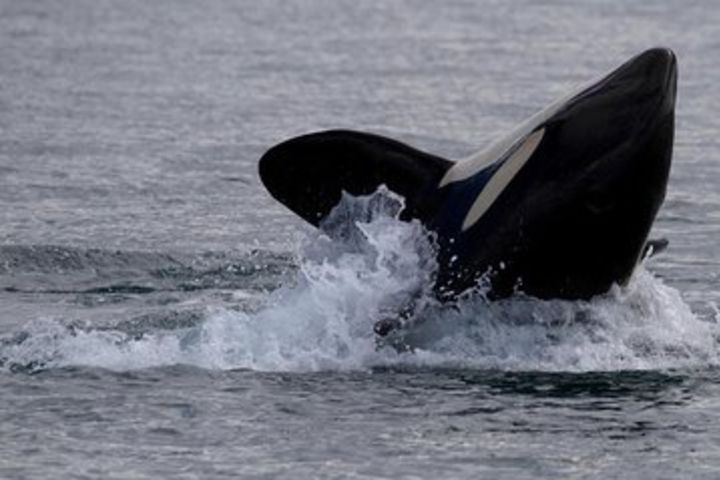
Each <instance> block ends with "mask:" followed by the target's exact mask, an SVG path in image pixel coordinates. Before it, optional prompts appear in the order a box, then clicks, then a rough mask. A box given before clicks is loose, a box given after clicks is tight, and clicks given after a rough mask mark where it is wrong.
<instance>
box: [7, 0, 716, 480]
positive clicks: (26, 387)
mask: <svg viewBox="0 0 720 480" xmlns="http://www.w3.org/2000/svg"><path fill="white" fill-rule="evenodd" d="M719 25H720V4H717V3H715V2H710V1H683V2H670V1H667V2H661V1H655V0H649V1H643V2H636V1H630V0H626V1H595V2H571V1H564V0H554V1H550V0H547V1H534V0H533V1H531V0H519V1H512V2H509V1H505V0H502V1H500V0H485V1H477V2H471V1H461V0H456V1H446V2H431V1H429V0H413V1H410V0H407V1H390V0H386V1H368V2H364V1H363V2H360V1H355V0H352V1H351V0H332V1H330V0H319V1H318V0H263V1H229V0H228V1H221V0H212V1H203V2H189V1H165V0H162V1H152V2H149V1H140V0H126V1H107V0H68V1H64V2H56V1H50V0H35V1H32V2H29V1H20V0H0V478H3V479H36V478H37V479H45V478H63V479H75V478H77V479H80V478H82V479H95V478H103V479H145V478H147V479H158V478H173V479H195V478H199V479H200V478H201V479H216V478H292V479H297V478H327V479H330V478H338V479H340V478H343V479H344V478H355V479H373V478H392V479H436V478H447V479H463V478H467V479H477V478H489V479H538V478H548V479H557V478H577V479H586V478H603V479H605V478H633V479H653V480H657V479H676V478H693V479H695V478H697V479H716V478H718V477H720V344H719V343H718V342H719V341H720V326H719V325H718V322H720V313H719V305H720V246H719V245H718V240H719V239H720V189H719V188H718V184H719V183H720V140H718V139H719V138H720V136H719V135H718V133H719V132H720V120H719V117H718V111H720V63H719V62H718V58H719V57H718V52H719V51H720V27H719ZM657 45H664V46H668V47H671V48H673V49H674V50H675V52H676V54H677V56H678V60H679V69H680V77H679V87H678V88H679V90H678V95H679V97H678V105H677V123H676V147H675V155H674V163H673V169H672V173H671V178H670V183H669V186H668V193H667V198H666V201H665V204H664V206H663V207H662V209H661V211H660V213H659V216H658V219H657V221H656V224H655V227H654V231H653V236H654V237H665V238H667V239H668V240H669V242H670V245H669V248H668V249H667V250H666V251H665V252H663V253H662V254H660V255H658V256H656V257H655V258H653V259H651V260H649V261H647V262H646V263H645V264H643V265H642V266H641V267H640V268H639V269H638V271H637V274H636V275H635V277H634V278H633V280H632V281H631V282H630V284H629V285H628V286H627V287H625V288H615V289H613V290H612V291H611V292H609V293H608V294H607V295H604V296H601V297H598V298H596V299H593V300H592V301H589V302H563V301H545V302H541V301H538V300H534V299H532V298H527V297H522V296H518V297H517V298H513V299H510V300H505V301H502V302H497V303H487V302H485V301H483V299H482V296H481V295H477V296H474V297H471V298H468V299H466V300H464V301H462V302H461V303H460V304H459V305H458V307H457V308H454V309H444V308H441V307H435V308H434V309H431V310H430V314H429V315H428V317H429V318H428V319H427V321H426V322H424V323H423V324H422V325H421V326H420V327H419V328H418V329H417V330H416V331H414V332H412V333H411V334H410V336H409V339H408V341H409V342H412V345H413V349H411V350H410V351H403V352H398V351H396V350H395V349H393V348H392V347H391V346H388V345H383V344H378V343H377V342H376V341H375V339H374V337H373V334H372V325H373V322H374V319H377V318H378V316H379V315H381V314H382V312H386V311H392V309H393V308H397V302H398V298H402V297H403V294H404V293H406V292H407V291H410V290H412V289H416V288H418V286H422V285H423V284H424V283H425V282H427V280H428V279H429V278H430V277H431V276H432V271H433V270H432V269H433V264H432V255H431V253H429V250H428V245H427V244H426V242H425V240H424V239H425V237H424V236H423V233H422V231H421V229H420V228H419V226H418V225H415V224H406V223H401V222H399V221H397V220H396V219H395V218H394V216H393V213H392V211H391V210H392V209H391V208H385V209H384V210H383V209H381V211H377V212H375V214H374V215H373V216H372V219H371V220H370V221H368V222H364V223H362V224H360V225H359V226H358V230H357V231H356V232H355V233H356V234H357V235H355V236H354V237H353V238H354V239H353V241H348V242H344V243H343V242H332V241H330V240H329V239H328V238H326V237H324V236H322V235H320V234H318V233H317V232H315V231H314V230H313V229H311V228H309V227H307V226H306V225H304V224H302V222H301V221H300V220H298V219H297V218H296V217H294V216H293V215H292V214H291V213H289V212H288V211H287V210H286V209H285V208H284V207H283V206H282V205H280V204H278V203H277V202H275V201H274V200H273V199H271V198H270V197H269V195H268V194H267V193H266V192H265V190H264V189H263V187H262V185H261V183H260V181H259V178H258V176H257V161H258V158H259V157H260V156H261V155H262V153H263V152H264V151H265V150H266V149H267V148H269V147H270V146H271V145H273V144H275V143H278V142H279V141H281V140H283V139H286V138H288V137H290V136H294V135H297V134H300V133H304V132H308V131H312V130H317V129H325V128H335V127H343V128H353V129H359V130H369V131H373V132H377V133H380V134H385V135H389V136H393V137H396V138H399V139H401V140H403V141H405V142H408V143H410V144H412V145H415V146H418V147H420V148H422V149H425V150H427V151H430V152H434V153H437V154H439V155H442V156H445V157H448V158H461V157H463V156H464V155H466V154H469V153H470V152H472V151H474V150H476V149H478V148H480V147H482V146H484V145H485V144H486V143H487V142H490V141H492V140H493V138H495V137H496V136H497V135H500V134H501V133H502V132H504V131H506V130H507V129H509V128H512V126H513V125H515V124H516V123H518V122H520V121H522V120H523V119H524V118H525V117H527V116H529V115H530V114H532V113H533V112H534V111H536V110H537V109H540V108H542V107H543V106H544V105H546V104H548V103H550V102H551V101H552V100H553V99H554V98H556V97H558V96H561V95H563V94H564V93H565V92H566V91H567V90H569V89H571V88H573V87H574V86H576V85H577V84H579V83H582V82H585V81H587V80H588V79H591V78H594V77H597V76H598V75H600V74H602V73H603V72H606V71H609V70H610V69H612V68H614V67H615V66H617V65H619V64H620V63H622V62H623V61H624V60H626V59H627V58H629V57H630V56H632V55H634V54H636V53H639V52H640V51H642V50H644V49H646V48H649V47H652V46H657ZM367 200H368V199H352V198H348V199H346V200H345V203H344V204H343V208H346V207H347V208H355V209H357V208H360V209H362V208H367V205H368V202H367ZM388 202H389V203H388ZM374 204H375V205H377V204H380V205H381V206H382V205H386V206H387V204H389V205H390V206H392V201H391V200H387V199H386V200H381V201H380V202H375V203H374ZM617 233H618V235H622V232H617ZM588 255H602V252H592V251H589V252H588Z"/></svg>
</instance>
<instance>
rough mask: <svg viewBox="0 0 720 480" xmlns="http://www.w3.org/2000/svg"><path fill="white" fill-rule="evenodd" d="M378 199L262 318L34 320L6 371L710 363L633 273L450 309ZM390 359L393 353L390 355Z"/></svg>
mask: <svg viewBox="0 0 720 480" xmlns="http://www.w3.org/2000/svg"><path fill="white" fill-rule="evenodd" d="M401 209H402V201H401V199H400V198H398V197H396V196H394V195H392V194H391V193H390V192H388V191H387V190H381V191H379V192H377V193H375V194H373V195H370V196H366V197H358V198H354V197H350V196H347V197H344V198H343V200H342V202H341V204H340V205H339V206H338V207H337V208H336V209H335V210H334V211H333V213H332V215H331V216H330V217H329V218H328V219H327V220H326V221H325V223H324V225H323V227H324V231H325V232H328V233H322V232H319V231H318V232H315V233H313V234H311V235H310V236H308V237H307V238H306V239H305V240H304V241H303V242H302V245H301V246H300V248H299V252H298V254H297V260H296V263H297V264H298V266H299V268H298V270H297V272H296V273H295V274H294V275H295V276H294V281H293V282H290V283H289V284H286V285H284V286H282V287H280V288H279V289H277V290H275V291H273V292H271V293H269V294H266V293H257V292H251V293H248V295H262V297H261V299H260V303H261V306H260V307H258V308H254V309H253V310H252V311H235V310H232V309H228V308H223V307H222V306H216V307H207V308H208V309H207V312H206V313H205V315H204V319H203V320H202V321H200V322H198V323H196V324H192V325H190V326H183V327H182V328H175V329H169V330H168V329H155V330H152V329H151V330H149V331H146V332H142V333H137V332H127V331H124V330H123V329H121V328H103V329H99V328H93V327H92V325H86V326H74V325H68V324H67V323H66V322H63V321H60V320H57V319H43V320H36V321H34V322H31V323H30V324H28V325H26V326H25V327H24V328H23V330H22V331H19V332H15V333H13V334H10V335H6V336H5V337H4V338H0V362H2V364H3V365H4V366H5V368H6V369H23V370H24V369H30V370H33V369H42V368H56V367H66V366H91V367H100V368H108V369H112V370H130V369H141V368H149V367H158V366H167V365H178V364H182V365H192V366H196V367H200V368H207V369H252V370H262V371H318V370H358V369H360V370H364V369H372V368H375V367H388V366H390V367H395V366H397V367H405V366H411V367H416V366H417V367H431V368H434V367H443V368H444V367H449V368H472V369H502V370H543V371H607V370H634V369H669V368H686V367H691V368H692V367H707V366H715V365H718V364H720V361H719V360H720V358H719V356H718V339H719V338H720V330H719V329H718V326H717V323H716V322H717V315H716V316H715V318H713V319H708V318H699V317H698V316H697V315H695V314H694V313H693V312H692V310H691V309H690V307H689V306H688V305H687V304H686V303H685V302H684V301H683V299H682V297H681V295H680V293H679V292H678V291H677V290H675V289H673V288H672V287H669V286H667V285H665V284H664V283H663V282H662V281H661V280H660V279H658V278H656V277H654V276H653V275H652V274H651V273H649V272H648V271H647V270H646V269H645V267H644V266H641V267H640V268H639V269H638V271H637V272H636V274H635V275H634V277H633V279H632V280H631V282H630V284H629V285H628V286H627V287H624V288H614V289H612V290H611V291H610V292H609V293H608V294H606V295H604V296H600V297H597V298H595V299H593V300H591V301H563V300H548V301H542V300H537V299H534V298H530V297H526V296H522V295H516V296H515V297H513V298H510V299H507V300H502V301H497V302H488V301H486V300H485V298H484V296H483V295H482V292H478V293H477V294H475V295H471V296H468V297H467V298H465V299H462V300H460V301H459V302H457V304H455V305H453V306H443V305H439V304H437V303H436V302H435V301H434V300H433V299H432V296H431V295H430V291H429V286H430V285H431V283H432V282H431V281H432V277H433V274H434V271H435V268H436V265H435V262H434V255H433V246H432V243H431V241H430V240H429V237H428V235H427V234H426V232H424V231H423V228H422V226H421V225H420V224H419V223H417V222H411V223H407V222H401V221H400V220H398V218H397V217H398V213H399V212H400V210H401ZM411 299H419V300H416V301H417V302H418V303H419V305H420V307H421V313H420V314H419V318H418V319H417V321H414V323H413V325H410V326H408V328H406V329H404V330H403V333H402V334H400V333H396V334H394V336H391V337H390V338H389V339H388V340H387V341H385V342H383V343H378V340H377V338H376V337H375V335H374V333H373V325H374V323H375V322H376V321H377V320H378V319H380V318H383V317H384V316H387V315H390V313H389V312H397V311H399V310H400V309H402V308H403V306H405V305H406V304H407V303H408V301H410V300H411ZM398 346H400V347H401V348H398Z"/></svg>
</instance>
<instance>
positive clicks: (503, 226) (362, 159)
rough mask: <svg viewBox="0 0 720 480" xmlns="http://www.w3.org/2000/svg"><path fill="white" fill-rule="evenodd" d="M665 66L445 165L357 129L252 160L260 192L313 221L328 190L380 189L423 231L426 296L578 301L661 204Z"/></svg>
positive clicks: (566, 104)
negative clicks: (429, 259)
mask: <svg viewBox="0 0 720 480" xmlns="http://www.w3.org/2000/svg"><path fill="white" fill-rule="evenodd" d="M676 81H677V67H676V60H675V56H674V54H673V53H672V51H670V50H668V49H663V48H656V49H651V50H648V51H645V52H643V53H641V54H640V55H638V56H636V57H634V58H632V59H630V60H629V61H627V62H626V63H624V64H623V65H621V66H620V67H619V68H617V69H616V70H614V71H613V72H611V73H610V74H609V75H607V76H605V77H604V78H602V79H601V80H600V81H597V82H595V83H592V84H591V85H589V86H586V87H585V88H582V89H579V90H578V91H576V92H573V93H571V94H569V95H567V96H566V97H565V98H562V99H560V100H559V101H557V102H555V103H553V104H552V105H550V106H548V107H547V108H545V109H544V110H541V111H540V112H538V113H537V114H535V115H533V116H532V117H531V118H529V119H528V120H527V121H525V122H524V123H522V124H521V125H519V126H518V127H517V128H516V129H515V130H513V131H512V132H510V133H509V134H508V135H507V136H505V137H504V138H502V139H500V140H499V141H497V142H496V143H494V144H492V145H491V146H490V147H488V148H486V149H484V150H481V151H480V152H478V153H476V154H474V155H471V156H470V157H468V158H466V159H462V160H459V161H456V162H453V161H450V160H447V159H444V158H441V157H439V156H436V155H432V154H429V153H426V152H422V151H420V150H417V149H415V148H412V147H410V146H408V145H405V144H403V143H400V142H398V141H395V140H392V139H389V138H385V137H382V136H378V135H373V134H370V133H362V132H354V131H344V130H331V131H324V132H319V133H312V134H309V135H303V136H300V137H297V138H293V139H290V140H287V141H285V142H283V143H281V144H279V145H277V146H275V147H272V148H271V149H270V150H268V151H267V153H265V155H264V156H263V157H262V158H261V160H260V164H259V171H260V177H261V179H262V181H263V183H264V184H265V186H266V188H267V189H268V191H269V192H270V194H271V195H272V196H273V197H275V198H276V199H277V200H279V201H280V202H282V203H283V204H285V205H286V206H287V207H288V208H290V209H291V210H292V211H293V212H295V213H296V214H298V215H299V216H300V217H302V218H303V219H305V220H307V221H308V222H310V223H311V224H313V225H315V226H320V225H321V222H322V220H323V219H324V218H325V217H326V216H327V215H328V214H329V213H330V211H331V210H332V209H333V207H334V206H335V205H336V204H337V203H338V202H339V201H340V198H341V195H342V192H343V191H345V192H348V193H350V194H353V195H367V194H370V193H372V192H374V191H375V190H377V188H378V187H379V186H381V185H386V186H387V187H388V188H389V189H390V190H392V191H394V192H396V193H398V194H400V195H402V196H403V197H405V200H406V206H405V209H404V211H403V212H402V214H401V218H402V219H406V220H410V219H418V220H420V221H421V222H422V223H423V224H424V225H425V226H426V227H427V229H428V230H430V231H432V232H434V234H435V236H436V242H437V257H438V272H437V277H436V280H435V286H434V290H435V292H436V294H437V296H438V297H439V298H440V299H441V300H448V299H452V298H455V297H456V296H457V295H458V294H460V293H462V292H464V291H466V290H467V289H468V288H471V287H473V286H475V285H476V284H477V282H478V279H479V278H481V277H483V276H485V278H487V280H488V282H489V285H490V289H491V294H492V295H493V296H495V297H502V296H507V295H510V294H512V293H513V292H514V291H516V290H520V291H522V292H524V293H526V294H528V295H532V296H536V297H540V298H564V299H587V298H589V297H592V296H594V295H597V294H602V293H605V292H607V291H608V290H609V289H610V287H611V286H612V285H613V284H621V285H622V284H624V283H626V282H627V281H628V279H629V278H630V276H631V274H632V272H633V269H634V268H635V266H636V265H637V264H638V262H639V260H640V259H641V256H642V255H643V254H644V251H645V250H646V249H647V238H648V233H649V231H650V228H651V226H652V223H653V220H654V219H655V215H656V214H657V211H658V209H659V207H660V204H661V203H662V201H663V199H664V196H665V189H666V184H667V180H668V174H669V171H670V160H671V156H672V146H673V134H674V107H675V91H676Z"/></svg>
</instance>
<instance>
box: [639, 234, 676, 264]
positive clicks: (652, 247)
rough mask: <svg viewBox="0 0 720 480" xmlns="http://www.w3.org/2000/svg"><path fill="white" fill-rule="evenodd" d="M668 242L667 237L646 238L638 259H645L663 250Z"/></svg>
mask: <svg viewBox="0 0 720 480" xmlns="http://www.w3.org/2000/svg"><path fill="white" fill-rule="evenodd" d="M669 244H670V242H669V241H668V239H667V238H653V239H650V240H648V241H647V242H646V243H645V246H644V247H643V251H642V255H640V259H641V260H645V259H647V258H650V257H654V256H655V255H657V254H658V253H662V252H664V251H665V249H666V248H667V247H668V245H669Z"/></svg>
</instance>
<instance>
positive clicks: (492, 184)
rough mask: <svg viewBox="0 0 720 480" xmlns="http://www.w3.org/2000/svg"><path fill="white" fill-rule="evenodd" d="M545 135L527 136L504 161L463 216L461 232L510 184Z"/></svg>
mask: <svg viewBox="0 0 720 480" xmlns="http://www.w3.org/2000/svg"><path fill="white" fill-rule="evenodd" d="M544 134H545V129H544V128H542V129H540V130H536V131H534V132H532V133H531V134H530V135H528V136H527V137H526V138H525V140H524V141H523V142H522V144H521V145H520V146H519V147H518V148H517V149H515V151H514V152H513V153H512V155H510V156H509V157H508V158H507V160H505V161H504V162H503V163H502V165H500V168H498V169H497V171H496V172H495V173H494V174H493V176H492V177H491V178H490V180H489V181H488V182H487V184H486V185H485V188H483V189H482V191H481V192H480V194H479V195H478V196H477V198H476V199H475V201H474V202H473V204H472V206H471V207H470V210H469V211H468V213H467V215H466V216H465V220H464V221H463V224H462V230H463V231H465V230H467V229H468V228H470V227H472V226H473V225H474V224H475V223H476V222H477V221H478V220H479V219H480V217H482V216H483V215H484V214H485V212H487V210H488V209H489V208H490V206H491V205H492V204H493V203H494V202H495V200H496V199H497V197H498V196H500V194H501V193H502V192H503V190H505V188H506V187H507V186H508V185H509V184H510V181H511V180H512V179H513V178H514V177H515V175H517V173H518V172H519V171H520V169H521V168H522V167H523V165H525V163H527V161H528V160H529V159H530V157H531V156H532V154H533V153H535V150H536V149H537V147H538V145H540V141H541V140H542V138H543V135H544Z"/></svg>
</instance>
